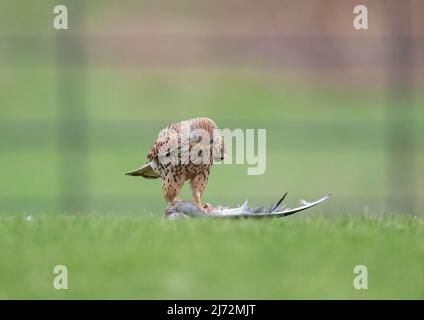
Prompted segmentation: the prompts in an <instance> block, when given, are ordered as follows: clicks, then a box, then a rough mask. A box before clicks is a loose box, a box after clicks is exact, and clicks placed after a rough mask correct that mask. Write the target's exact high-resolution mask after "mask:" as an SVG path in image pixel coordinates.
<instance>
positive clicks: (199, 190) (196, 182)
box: [190, 173, 208, 209]
mask: <svg viewBox="0 0 424 320" xmlns="http://www.w3.org/2000/svg"><path fill="white" fill-rule="evenodd" d="M207 183H208V179H207V177H206V175H205V174H203V173H200V174H198V175H196V176H194V177H193V178H192V179H191V180H190V185H191V191H192V193H193V202H194V203H195V204H197V206H198V207H199V208H200V209H203V204H202V194H203V191H204V190H205V188H206V184H207Z"/></svg>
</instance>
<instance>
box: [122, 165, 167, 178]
mask: <svg viewBox="0 0 424 320" xmlns="http://www.w3.org/2000/svg"><path fill="white" fill-rule="evenodd" d="M126 175H127V176H142V177H144V178H146V179H156V178H159V177H160V176H159V174H157V173H156V172H155V171H154V170H153V168H152V165H151V162H147V163H146V164H145V165H143V166H142V167H140V168H138V169H135V170H133V171H130V172H127V173H126Z"/></svg>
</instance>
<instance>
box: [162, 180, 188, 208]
mask: <svg viewBox="0 0 424 320" xmlns="http://www.w3.org/2000/svg"><path fill="white" fill-rule="evenodd" d="M183 184H184V177H182V176H174V175H171V174H168V175H167V176H165V177H164V178H163V183H162V190H163V195H164V197H165V201H166V202H167V203H168V206H169V205H170V204H171V203H173V202H175V201H178V200H179V199H180V192H181V189H182V187H183Z"/></svg>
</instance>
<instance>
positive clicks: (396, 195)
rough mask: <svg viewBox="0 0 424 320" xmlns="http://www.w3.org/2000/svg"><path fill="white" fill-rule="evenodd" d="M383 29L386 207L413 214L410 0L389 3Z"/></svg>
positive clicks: (391, 0)
mask: <svg viewBox="0 0 424 320" xmlns="http://www.w3.org/2000/svg"><path fill="white" fill-rule="evenodd" d="M384 4H385V6H386V26H387V31H388V32H389V34H390V36H389V37H388V39H390V43H389V45H388V50H389V52H390V54H391V56H390V65H389V68H388V74H387V77H388V78H387V99H388V101H387V115H386V122H387V123H386V125H387V127H386V130H387V131H386V137H387V147H388V154H387V157H388V180H387V182H388V197H389V199H388V205H389V206H390V210H398V211H402V212H408V213H412V212H414V209H415V206H414V203H415V194H414V190H415V189H414V185H413V184H414V171H415V167H414V161H413V159H414V141H413V140H414V139H413V118H412V114H413V112H412V111H413V110H412V101H411V100H412V92H411V90H412V89H411V82H412V73H411V59H412V54H411V53H412V52H411V51H412V50H411V49H412V48H411V46H412V42H411V41H412V40H411V37H412V34H411V13H410V10H411V6H410V1H409V0H405V1H399V0H389V1H386V2H385V3H384Z"/></svg>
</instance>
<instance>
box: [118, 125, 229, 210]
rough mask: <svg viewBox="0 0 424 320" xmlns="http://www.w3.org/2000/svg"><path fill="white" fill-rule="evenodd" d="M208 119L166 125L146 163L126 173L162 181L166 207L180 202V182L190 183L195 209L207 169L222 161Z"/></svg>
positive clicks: (214, 128)
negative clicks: (215, 162) (188, 181)
mask: <svg viewBox="0 0 424 320" xmlns="http://www.w3.org/2000/svg"><path fill="white" fill-rule="evenodd" d="M217 129H218V128H217V126H216V124H215V122H214V121H213V120H212V119H209V118H195V119H189V120H185V121H180V122H176V123H172V124H170V125H169V126H168V127H166V128H165V129H163V130H161V132H160V133H159V136H158V138H157V140H156V141H155V142H154V143H153V145H152V147H151V148H150V151H149V152H148V153H147V162H146V163H145V164H144V165H143V166H141V167H140V168H138V169H136V170H133V171H130V172H128V173H126V174H127V175H130V176H141V177H144V178H147V179H156V178H162V180H163V182H162V190H163V194H164V197H165V200H166V202H167V203H168V206H169V205H170V204H172V203H173V202H175V201H178V200H180V199H179V195H180V191H181V189H182V187H183V185H184V182H185V181H187V180H190V185H191V190H192V193H193V202H194V203H195V204H196V205H197V206H198V207H199V208H207V207H208V206H209V205H208V204H205V205H203V203H202V194H203V192H204V190H205V188H206V185H207V183H208V178H209V174H210V169H211V165H212V163H213V162H214V161H221V160H223V159H224V156H225V152H224V139H223V137H222V135H221V134H219V132H218V131H217Z"/></svg>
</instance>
